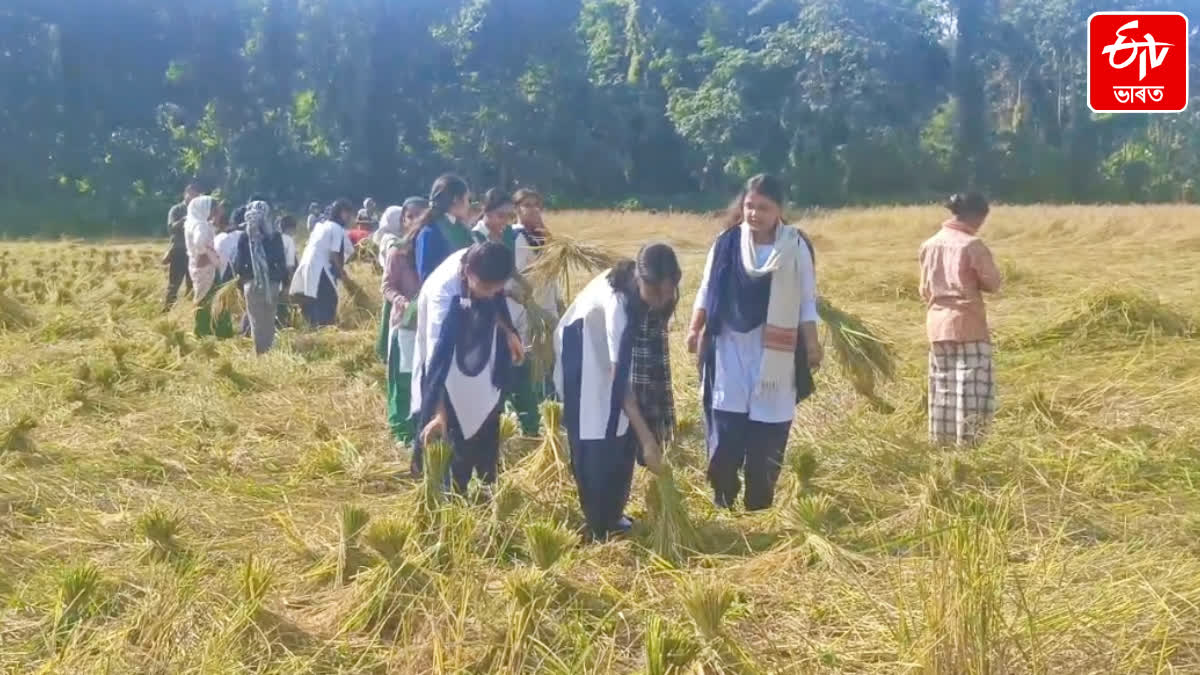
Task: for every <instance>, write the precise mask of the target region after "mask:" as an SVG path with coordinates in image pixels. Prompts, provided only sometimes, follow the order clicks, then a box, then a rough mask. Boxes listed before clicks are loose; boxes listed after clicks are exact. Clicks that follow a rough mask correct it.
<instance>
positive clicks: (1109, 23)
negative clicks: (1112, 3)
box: [1088, 12, 1188, 113]
mask: <svg viewBox="0 0 1200 675" xmlns="http://www.w3.org/2000/svg"><path fill="white" fill-rule="evenodd" d="M1187 40H1188V20H1187V17H1186V16H1184V15H1183V14H1181V13H1179V12H1096V13H1095V14H1093V15H1091V16H1090V17H1088V107H1089V108H1091V109H1092V112H1098V113H1160V112H1182V111H1183V110H1184V109H1186V108H1187V102H1188V44H1187Z"/></svg>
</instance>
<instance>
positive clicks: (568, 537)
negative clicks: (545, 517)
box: [525, 523, 578, 570]
mask: <svg viewBox="0 0 1200 675" xmlns="http://www.w3.org/2000/svg"><path fill="white" fill-rule="evenodd" d="M576 544H578V537H577V536H576V535H575V534H574V533H573V532H569V531H568V530H567V529H566V528H564V527H562V526H561V525H552V524H549V523H533V524H531V525H528V526H526V527H525V548H526V551H527V552H528V554H529V558H530V559H531V560H533V564H534V565H537V567H538V569H541V570H549V569H550V568H552V567H554V566H555V565H556V564H558V562H559V561H560V560H562V559H563V557H564V556H566V555H567V553H568V552H570V550H571V549H572V548H574V547H575V545H576Z"/></svg>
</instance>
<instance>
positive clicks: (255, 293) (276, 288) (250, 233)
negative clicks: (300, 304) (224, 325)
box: [234, 201, 287, 354]
mask: <svg viewBox="0 0 1200 675" xmlns="http://www.w3.org/2000/svg"><path fill="white" fill-rule="evenodd" d="M286 255H287V254H286V250H285V247H284V243H283V234H282V233H281V232H280V231H279V229H278V226H277V223H276V222H275V221H273V220H272V219H271V209H270V207H269V206H267V203H266V202H264V201H254V202H250V204H248V205H247V207H246V232H245V234H244V235H242V237H241V239H239V241H238V247H237V255H236V256H235V258H234V261H235V262H234V269H235V270H236V272H237V275H238V278H239V280H240V281H241V283H242V289H243V292H244V293H245V297H246V317H247V318H248V320H249V323H250V335H251V336H253V338H254V351H255V353H257V354H265V353H267V352H268V351H270V349H271V345H272V344H273V343H274V342H275V318H276V313H277V311H278V300H279V293H280V291H281V290H282V286H283V282H284V280H285V279H286V278H287V258H286Z"/></svg>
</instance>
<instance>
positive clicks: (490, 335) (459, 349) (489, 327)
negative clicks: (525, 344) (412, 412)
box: [421, 281, 512, 425]
mask: <svg viewBox="0 0 1200 675" xmlns="http://www.w3.org/2000/svg"><path fill="white" fill-rule="evenodd" d="M464 300H465V301H464ZM498 326H509V327H511V326H512V318H511V317H510V316H509V313H508V303H507V302H506V301H505V299H504V295H503V294H500V295H497V296H495V297H494V298H489V299H486V300H472V299H470V294H469V293H468V291H467V288H466V282H465V281H464V282H463V289H462V291H461V292H460V293H458V294H457V295H455V296H454V298H453V299H452V300H451V301H450V311H449V313H447V315H446V319H445V321H443V322H442V327H441V331H440V332H439V333H438V340H437V344H436V345H435V346H434V348H433V354H432V355H431V356H430V358H429V362H428V364H427V365H426V367H425V369H424V372H423V373H422V376H421V424H422V425H425V424H428V423H429V421H430V420H432V419H433V417H434V415H436V414H437V405H438V403H439V402H440V401H441V400H442V393H443V391H444V388H445V385H446V377H447V376H448V375H449V374H450V367H451V365H453V364H455V363H457V365H458V368H459V370H461V371H462V372H463V373H465V374H467V375H478V374H479V373H480V372H481V371H482V370H483V368H484V367H485V366H486V365H487V363H488V358H489V357H490V356H491V354H492V352H494V353H495V358H496V361H495V368H493V370H492V384H493V385H494V386H495V387H496V388H497V389H500V390H501V391H503V390H504V388H505V386H506V383H507V382H508V379H509V377H510V374H511V370H512V354H511V353H510V352H509V350H508V341H507V340H506V339H505V334H504V331H503V330H496V329H497V327H498ZM489 349H490V350H492V352H489Z"/></svg>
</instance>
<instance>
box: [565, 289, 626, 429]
mask: <svg viewBox="0 0 1200 675" xmlns="http://www.w3.org/2000/svg"><path fill="white" fill-rule="evenodd" d="M581 320H582V321H583V353H582V354H581V355H580V357H581V358H582V361H583V363H582V371H583V377H582V380H581V382H580V387H579V398H580V401H579V439H580V440H584V441H594V440H603V439H604V438H605V437H606V432H607V431H608V421H609V415H610V413H611V411H612V391H613V378H614V377H615V375H616V372H615V371H616V367H617V362H618V360H620V349H621V336H622V335H624V333H625V328H626V326H627V325H628V324H629V314H628V312H627V311H626V308H625V299H624V298H623V297H621V295H620V294H618V293H617V292H616V291H614V290H613V288H612V286H611V285H610V284H609V281H608V271H605V272H604V273H602V274H601V275H600V276H598V277H596V278H595V279H593V280H592V281H591V283H589V284H588V285H587V286H585V287H584V289H583V290H582V291H580V293H579V295H578V296H577V297H576V298H575V302H573V303H571V306H570V307H568V308H567V311H566V313H564V314H563V317H562V319H561V320H560V321H559V322H558V328H557V329H556V330H555V331H554V353H555V361H554V387H555V389H557V390H558V392H559V394H560V395H561V394H562V393H563V375H564V373H563V332H564V331H565V330H566V329H567V328H569V327H570V326H571V324H574V323H575V322H577V321H581ZM618 414H619V416H620V417H619V419H618V421H617V435H618V436H622V435H624V434H625V433H626V432H627V431H628V430H629V418H628V417H626V415H625V411H624V410H623V409H622V410H621V411H620V412H619V413H618Z"/></svg>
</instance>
